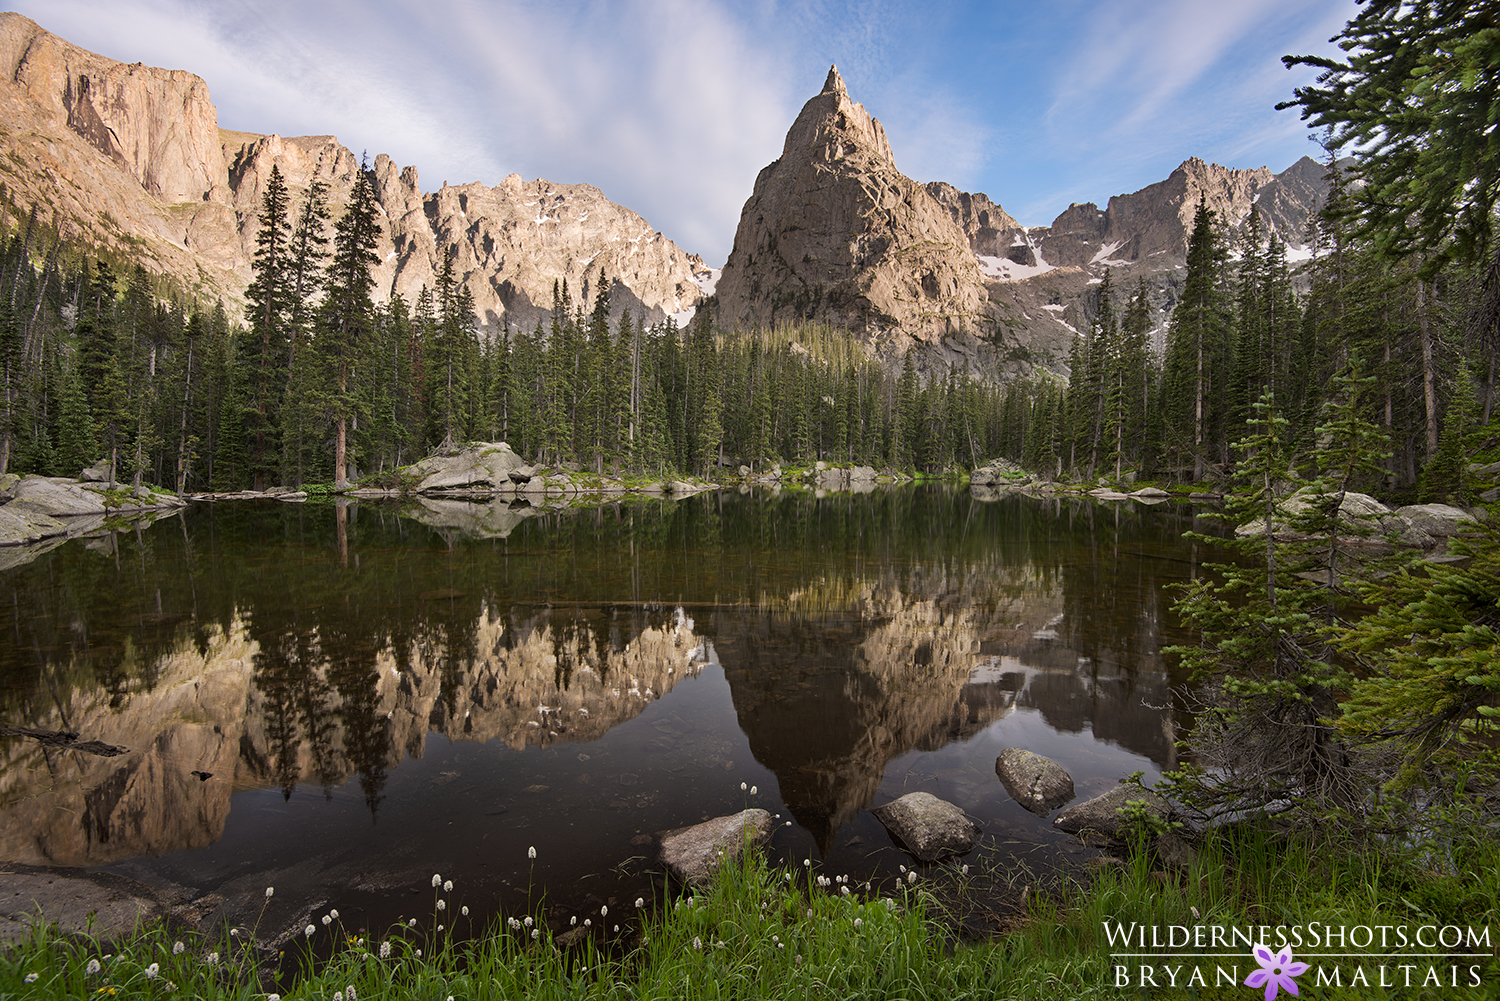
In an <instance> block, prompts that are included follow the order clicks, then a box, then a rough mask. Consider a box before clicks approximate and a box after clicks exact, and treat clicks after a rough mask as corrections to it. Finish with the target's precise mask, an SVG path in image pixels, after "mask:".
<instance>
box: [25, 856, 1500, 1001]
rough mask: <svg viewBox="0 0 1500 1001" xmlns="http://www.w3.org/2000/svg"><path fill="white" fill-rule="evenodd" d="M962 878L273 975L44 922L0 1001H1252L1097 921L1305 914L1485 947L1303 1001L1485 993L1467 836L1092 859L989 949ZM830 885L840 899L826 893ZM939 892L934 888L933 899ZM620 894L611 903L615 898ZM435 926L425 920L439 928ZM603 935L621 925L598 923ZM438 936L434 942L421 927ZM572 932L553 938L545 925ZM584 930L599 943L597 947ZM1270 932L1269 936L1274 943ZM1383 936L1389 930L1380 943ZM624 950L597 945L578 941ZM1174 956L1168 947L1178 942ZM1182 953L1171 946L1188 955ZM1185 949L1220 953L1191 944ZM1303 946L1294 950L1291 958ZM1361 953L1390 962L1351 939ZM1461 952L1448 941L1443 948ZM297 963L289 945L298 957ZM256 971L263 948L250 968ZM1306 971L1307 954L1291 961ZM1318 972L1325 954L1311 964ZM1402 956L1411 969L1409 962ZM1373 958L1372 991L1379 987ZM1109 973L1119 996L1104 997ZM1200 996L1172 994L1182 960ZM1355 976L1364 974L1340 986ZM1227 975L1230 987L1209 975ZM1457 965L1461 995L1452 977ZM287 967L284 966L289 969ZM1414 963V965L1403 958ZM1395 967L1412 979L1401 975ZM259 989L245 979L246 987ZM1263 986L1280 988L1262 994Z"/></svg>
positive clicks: (803, 874)
mask: <svg viewBox="0 0 1500 1001" xmlns="http://www.w3.org/2000/svg"><path fill="white" fill-rule="evenodd" d="M969 879H970V877H968V876H966V875H964V874H962V873H961V872H960V871H959V870H957V869H952V868H944V867H937V868H930V869H928V870H925V871H924V872H923V873H921V874H920V875H918V876H916V877H915V878H914V879H913V880H912V881H910V882H905V881H903V882H902V883H901V886H900V889H899V890H895V891H891V890H888V891H887V893H886V894H885V895H883V896H882V895H879V894H878V893H875V892H871V893H867V892H866V891H865V889H864V887H862V886H846V885H845V884H844V883H843V882H842V881H840V880H838V879H836V878H835V879H828V880H820V879H818V877H817V876H816V875H815V873H814V872H810V871H808V870H805V869H804V870H799V871H796V872H790V873H789V872H786V871H778V870H773V869H769V868H767V867H766V865H765V864H764V863H762V862H760V861H758V860H754V859H752V860H750V861H748V862H746V863H744V864H742V865H737V866H731V867H729V868H727V869H726V870H725V871H724V872H722V873H721V874H720V876H719V878H718V879H717V880H716V882H715V883H714V885H713V886H712V887H710V888H709V889H707V890H705V891H700V892H698V893H697V894H694V895H690V896H683V897H679V898H677V899H675V900H672V901H669V902H663V903H658V904H656V905H653V904H652V903H651V902H649V901H642V902H641V904H642V906H641V908H640V909H639V910H637V909H636V907H634V906H629V905H627V906H625V907H622V908H619V909H618V910H621V911H625V912H626V913H624V914H621V913H617V912H616V909H611V910H610V913H607V914H603V915H601V914H599V913H595V914H593V915H591V916H589V917H588V918H587V920H589V922H590V926H589V928H587V929H584V926H583V924H582V921H583V920H585V919H584V918H583V917H582V916H580V918H579V923H578V924H577V925H573V926H570V928H569V929H562V930H557V931H556V932H553V931H549V930H547V929H543V928H537V927H534V926H533V925H532V924H531V923H530V922H528V921H527V920H525V919H523V918H520V916H513V917H511V918H508V919H505V921H503V922H501V923H500V924H499V925H498V926H497V930H495V931H492V932H491V933H489V934H486V935H482V936H479V937H477V938H474V939H472V940H461V939H459V938H456V937H454V936H455V925H456V926H457V928H458V930H462V928H463V923H464V921H465V918H464V917H463V916H462V914H461V913H458V914H455V913H454V912H453V911H452V910H451V909H449V908H448V906H447V903H446V900H445V903H444V906H443V908H441V909H439V908H438V906H437V901H438V900H443V899H445V897H447V896H451V894H448V893H445V892H444V890H443V888H441V887H437V888H434V900H433V910H432V912H431V915H430V917H428V918H427V919H425V920H422V921H418V922H416V923H415V924H414V925H410V926H408V925H399V926H397V927H395V928H393V929H389V930H387V931H386V932H384V933H382V934H370V935H367V934H363V933H359V932H351V931H348V930H346V929H342V928H341V927H340V924H339V921H338V920H337V918H336V916H335V917H332V918H331V919H330V920H329V923H328V924H327V925H326V926H325V925H322V924H319V925H314V926H311V927H312V929H313V931H312V936H311V937H310V938H304V937H302V936H297V937H296V938H295V939H294V940H293V941H292V943H291V944H288V945H286V946H285V947H284V948H285V950H287V951H290V952H292V953H293V955H294V957H295V955H296V950H298V949H302V950H308V948H309V946H310V945H312V946H316V945H318V944H322V945H323V946H324V947H325V949H326V947H327V945H328V943H329V942H330V940H331V941H333V942H337V943H339V944H338V946H337V947H336V948H335V949H334V954H333V957H332V959H331V960H328V961H326V962H319V963H317V964H307V965H315V969H313V970H312V972H303V973H301V974H299V975H297V976H296V977H295V978H294V979H293V980H291V981H290V982H282V983H275V982H273V981H272V980H270V979H269V978H267V977H265V975H264V974H263V973H260V974H258V973H257V970H258V969H264V967H265V966H266V962H265V961H266V959H267V958H268V957H266V956H265V955H262V956H261V957H260V961H259V963H257V961H256V956H255V954H254V952H253V950H252V949H251V947H250V946H248V945H247V944H246V943H245V942H244V940H243V939H240V938H228V937H226V938H224V939H221V940H216V941H215V940H198V939H191V938H186V939H183V940H182V941H181V944H180V945H179V944H178V937H177V936H175V935H173V934H172V933H171V932H170V931H169V930H167V929H165V928H162V927H159V926H158V927H155V928H151V929H147V930H145V931H143V932H141V933H140V934H139V935H137V936H136V937H135V938H133V939H131V940H130V941H127V942H118V943H114V944H112V945H103V944H100V943H94V942H87V941H82V942H80V941H75V940H70V939H67V938H64V937H60V936H58V935H56V934H55V933H53V932H50V931H48V930H45V929H40V930H38V931H37V932H36V933H35V935H34V936H33V937H32V938H31V939H30V940H29V941H27V942H25V943H22V944H20V945H18V946H16V947H13V948H10V949H7V950H6V951H5V952H4V954H3V960H0V996H6V997H27V998H84V997H90V998H93V997H110V998H164V997H184V998H186V997H191V998H203V999H220V998H223V999H228V998H235V999H240V998H245V999H249V998H267V997H268V996H271V995H279V996H280V998H282V999H285V1001H291V999H294V998H308V999H313V998H316V999H323V1001H327V999H338V1001H368V999H374V998H393V999H394V998H402V999H413V998H414V999H429V998H430V999H434V1001H445V999H447V998H450V997H451V998H453V999H455V1001H459V999H502V998H504V999H508V998H605V997H609V998H616V997H618V998H730V997H734V998H808V997H828V998H839V999H863V998H909V999H914V998H933V999H943V1001H950V999H953V998H960V997H982V998H1017V999H1030V998H1035V999H1043V998H1120V997H1153V998H1156V997H1160V998H1178V997H1180V998H1194V999H1197V998H1203V999H1207V998H1226V999H1227V998H1237V999H1241V1001H1244V999H1246V998H1249V997H1253V996H1261V995H1262V992H1261V991H1256V992H1255V993H1254V994H1252V993H1251V989H1250V988H1247V987H1245V986H1243V983H1242V982H1243V980H1244V979H1245V977H1246V976H1247V974H1248V973H1249V972H1250V971H1251V970H1254V969H1256V965H1255V963H1254V961H1253V960H1251V959H1249V958H1248V957H1247V956H1245V955H1244V953H1245V952H1246V951H1247V950H1245V949H1244V948H1243V947H1241V948H1240V955H1238V956H1237V957H1235V958H1232V959H1228V958H1222V957H1220V958H1214V957H1208V956H1205V957H1204V958H1203V959H1201V960H1196V961H1195V960H1194V959H1192V958H1191V957H1181V956H1179V958H1176V959H1171V960H1169V961H1165V965H1167V966H1170V965H1174V964H1175V965H1176V966H1177V968H1178V970H1177V972H1176V973H1175V974H1173V975H1172V976H1173V977H1175V978H1176V980H1177V983H1178V986H1177V987H1176V988H1173V987H1172V986H1170V984H1169V983H1168V979H1169V977H1168V973H1167V971H1166V969H1164V961H1162V960H1160V959H1157V958H1155V957H1152V958H1131V959H1117V958H1112V957H1111V956H1110V953H1111V952H1119V951H1127V949H1128V951H1152V950H1151V948H1150V943H1149V941H1148V942H1147V946H1148V948H1147V949H1146V950H1140V949H1136V948H1135V945H1136V944H1137V943H1135V942H1134V941H1133V942H1132V945H1131V946H1130V947H1124V946H1122V945H1120V944H1119V942H1118V941H1117V942H1115V943H1114V944H1111V942H1110V941H1109V938H1108V936H1107V934H1106V933H1105V931H1104V926H1105V924H1106V923H1114V922H1123V923H1124V924H1125V925H1126V926H1129V925H1130V924H1131V923H1132V922H1134V923H1135V924H1136V925H1137V926H1140V925H1146V926H1157V927H1158V928H1160V929H1162V930H1163V931H1162V934H1167V933H1168V932H1167V931H1166V929H1168V927H1169V926H1184V927H1187V928H1192V927H1193V926H1195V925H1201V926H1208V927H1211V926H1223V927H1226V928H1247V927H1249V926H1262V925H1267V926H1271V927H1272V928H1274V927H1275V926H1288V927H1291V926H1296V927H1303V928H1305V927H1308V926H1310V925H1316V924H1318V923H1322V924H1326V925H1332V926H1344V927H1357V926H1368V927H1371V928H1378V927H1379V926H1382V925H1383V926H1387V927H1389V928H1392V929H1394V928H1397V927H1405V928H1408V929H1413V930H1414V929H1416V928H1418V927H1425V926H1436V927H1447V926H1453V927H1472V928H1475V929H1479V928H1487V929H1488V934H1489V943H1490V945H1489V947H1488V948H1487V949H1475V950H1474V954H1472V955H1466V956H1465V957H1463V958H1462V959H1457V958H1455V959H1452V960H1451V961H1450V960H1446V959H1445V960H1444V961H1443V962H1442V972H1441V976H1442V977H1443V978H1448V977H1449V973H1448V967H1449V966H1450V965H1456V966H1457V967H1458V968H1459V969H1460V970H1461V971H1462V973H1461V977H1460V979H1459V986H1458V987H1453V986H1451V985H1450V984H1449V983H1448V981H1447V979H1445V980H1444V982H1443V984H1442V985H1441V986H1433V985H1432V984H1431V983H1430V977H1429V978H1428V979H1429V983H1428V985H1427V986H1425V987H1424V986H1423V985H1422V984H1421V983H1418V982H1415V981H1414V982H1413V986H1411V987H1406V986H1404V985H1403V984H1402V983H1401V979H1400V978H1401V977H1402V976H1403V974H1402V973H1401V971H1400V970H1399V969H1396V968H1395V966H1393V964H1399V963H1403V962H1407V960H1401V959H1389V958H1387V959H1384V960H1382V959H1379V958H1371V959H1366V960H1344V961H1342V963H1343V974H1342V978H1343V981H1344V986H1343V987H1342V988H1335V987H1331V986H1319V985H1317V984H1316V983H1314V976H1315V972H1309V973H1307V974H1304V975H1303V976H1302V978H1301V981H1300V987H1301V991H1300V996H1301V997H1303V998H1308V997H1314V998H1460V997H1462V998H1469V997H1472V998H1492V997H1500V963H1497V960H1496V950H1495V945H1496V938H1495V935H1496V932H1497V931H1500V927H1497V922H1500V911H1497V898H1500V846H1497V845H1496V844H1495V843H1494V841H1493V839H1490V838H1486V837H1483V836H1481V835H1480V834H1479V833H1478V832H1477V830H1475V833H1474V834H1473V835H1472V836H1467V835H1466V836H1463V837H1459V838H1457V839H1450V840H1447V841H1445V842H1443V843H1442V844H1441V845H1438V846H1434V845H1433V844H1432V843H1429V846H1428V847H1426V848H1422V849H1418V848H1394V847H1387V848H1384V849H1381V850H1378V851H1377V850H1368V849H1367V850H1355V849H1353V848H1352V847H1351V846H1350V845H1349V844H1345V843H1341V842H1340V841H1339V839H1338V837H1337V836H1335V835H1333V834H1330V835H1328V837H1327V838H1326V839H1325V840H1324V841H1323V842H1322V843H1320V844H1309V843H1301V844H1297V845H1291V844H1288V843H1286V842H1282V841H1278V840H1275V839H1273V838H1272V837H1271V836H1270V835H1269V834H1267V833H1266V832H1265V831H1264V830H1263V829H1249V830H1240V831H1237V832H1235V833H1233V834H1230V835H1225V836H1215V837H1210V838H1207V839H1205V841H1204V842H1203V843H1202V844H1201V845H1200V848H1199V854H1198V858H1197V861H1196V862H1195V863H1194V864H1193V865H1192V866H1191V867H1190V868H1189V869H1187V870H1184V871H1181V872H1177V873H1174V874H1168V873H1165V872H1161V871H1154V870H1153V869H1152V868H1151V867H1150V866H1149V865H1148V864H1147V863H1146V862H1145V860H1144V858H1136V859H1135V860H1133V861H1130V862H1127V863H1125V864H1123V865H1112V864H1111V865H1106V866H1103V867H1101V868H1100V869H1099V870H1098V871H1097V872H1096V874H1095V875H1093V876H1092V877H1091V878H1090V879H1089V881H1088V883H1087V885H1083V884H1075V885H1073V886H1071V887H1069V888H1067V889H1065V890H1063V891H1062V892H1061V893H1060V894H1052V895H1041V894H1036V893H1034V892H1033V893H1032V894H1031V895H1030V896H1029V899H1028V900H1027V901H1026V902H1025V916H1024V917H1023V918H1022V919H1021V920H1020V921H1019V923H1018V927H1016V928H1015V930H1013V931H1012V932H1010V933H1009V934H1007V935H1005V936H1004V937H1002V938H1000V939H998V940H995V941H992V942H984V943H978V944H971V943H955V942H954V941H953V940H952V937H951V935H950V929H951V928H952V927H953V926H952V923H951V921H948V920H946V917H947V915H945V913H944V905H943V904H941V903H939V901H949V902H950V905H951V902H952V901H954V900H955V899H959V900H961V899H963V894H964V892H965V890H966V886H965V884H966V882H967V881H968V880H969ZM846 891H847V892H846ZM955 893H956V895H955ZM633 903H634V902H632V904H633ZM445 919H446V920H445ZM617 924H618V925H620V926H622V927H621V931H619V932H615V931H614V930H613V929H614V928H615V926H616V925H617ZM440 927H441V928H442V930H441V931H439V928H440ZM568 931H572V934H573V935H574V936H576V937H578V938H579V939H580V941H579V942H578V943H577V944H576V945H570V946H566V947H561V948H560V947H559V946H558V944H557V943H556V942H555V941H554V938H553V935H554V934H556V935H558V936H559V937H562V936H563V935H564V934H565V933H566V932H568ZM601 932H604V933H605V934H603V935H602V936H601V934H600V933H601ZM1271 934H1273V935H1274V934H1275V933H1274V931H1273V932H1272V933H1271ZM1390 934H1392V935H1394V934H1395V932H1391V933H1390ZM601 941H613V942H617V943H618V942H626V943H629V944H628V945H624V946H617V947H614V948H609V947H605V948H603V949H601V948H600V946H599V945H598V944H596V943H597V942H601ZM1178 951H1179V952H1182V951H1183V950H1178ZM1189 951H1191V950H1189ZM1199 951H1202V952H1205V953H1207V952H1213V951H1223V950H1217V949H1202V950H1199ZM1302 951H1304V952H1306V951H1309V950H1302ZM1368 951H1369V952H1372V953H1374V952H1381V951H1386V952H1389V951H1393V950H1390V949H1387V950H1380V949H1375V948H1371V949H1370V950H1368ZM1465 951H1468V950H1467V947H1465ZM307 955H308V956H310V952H307ZM269 958H270V959H272V961H273V962H272V964H271V965H274V958H275V957H274V955H272V956H271V957H269ZM1311 962H1317V960H1311ZM1323 962H1324V963H1325V965H1326V964H1328V963H1329V962H1331V961H1328V960H1324V961H1323ZM1411 962H1413V963H1418V962H1420V963H1423V964H1425V963H1426V961H1425V960H1422V961H1418V960H1411ZM1382 963H1384V964H1385V965H1386V966H1387V967H1388V968H1389V969H1388V970H1387V972H1386V974H1385V979H1386V981H1387V982H1388V983H1395V984H1396V985H1397V986H1395V987H1381V986H1379V979H1380V978H1379V973H1378V970H1377V968H1378V967H1379V966H1380V965H1381V964H1382ZM1121 964H1125V965H1126V967H1127V969H1128V971H1129V976H1128V980H1129V985H1128V986H1124V985H1120V982H1119V977H1120V974H1119V972H1118V969H1117V967H1118V966H1119V965H1121ZM1142 965H1145V966H1149V967H1150V968H1151V971H1152V972H1151V974H1150V977H1151V979H1154V980H1156V981H1158V983H1157V984H1156V986H1155V988H1152V987H1151V986H1150V985H1147V986H1144V987H1143V986H1142V984H1141V982H1140V980H1141V978H1140V976H1139V968H1140V967H1141V966H1142ZM1195 965H1196V966H1199V967H1201V968H1202V969H1203V971H1204V976H1203V980H1204V983H1202V984H1191V985H1190V984H1188V983H1187V981H1188V980H1189V979H1190V978H1191V977H1192V973H1191V972H1190V971H1191V969H1192V967H1194V966H1195ZM1358 965H1363V966H1364V967H1365V969H1366V974H1365V976H1366V978H1367V980H1368V981H1369V982H1368V983H1367V984H1365V983H1360V984H1354V985H1352V986H1351V985H1350V984H1349V979H1350V978H1351V976H1352V971H1353V969H1354V968H1355V967H1356V966H1358ZM1219 966H1223V967H1224V968H1225V970H1226V971H1227V970H1228V969H1229V967H1231V966H1234V967H1236V973H1237V978H1238V981H1237V982H1236V983H1234V984H1232V985H1230V984H1227V983H1226V982H1225V977H1224V976H1223V975H1219V976H1218V981H1219V982H1218V983H1217V984H1215V977H1216V972H1217V969H1216V968H1217V967H1219ZM1471 966H1472V967H1475V968H1477V970H1478V971H1479V972H1478V974H1477V976H1478V978H1479V979H1480V980H1481V985H1480V986H1477V987H1474V986H1470V982H1471V980H1472V979H1473V977H1474V976H1475V974H1471V973H1470V972H1469V968H1470V967H1471ZM304 969H305V968H304ZM1423 969H1424V970H1425V965H1424V966H1423ZM1422 975H1423V974H1421V973H1420V972H1419V973H1418V974H1417V978H1418V980H1420V978H1421V976H1422ZM258 978H261V979H258ZM1282 996H1286V995H1285V993H1283V995H1282Z"/></svg>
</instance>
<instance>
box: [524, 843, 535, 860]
mask: <svg viewBox="0 0 1500 1001" xmlns="http://www.w3.org/2000/svg"><path fill="white" fill-rule="evenodd" d="M526 857H527V858H531V859H534V858H536V845H532V846H531V847H530V848H528V849H526Z"/></svg>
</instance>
